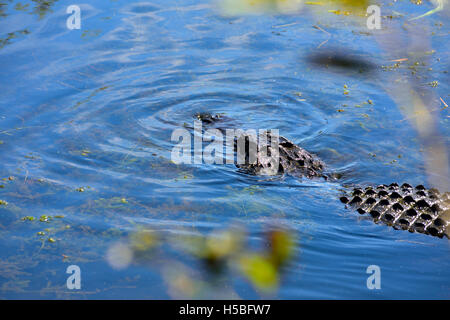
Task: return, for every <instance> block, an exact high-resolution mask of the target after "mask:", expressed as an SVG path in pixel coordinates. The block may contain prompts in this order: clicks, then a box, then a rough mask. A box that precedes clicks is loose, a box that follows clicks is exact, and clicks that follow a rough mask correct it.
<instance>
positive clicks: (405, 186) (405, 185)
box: [402, 183, 412, 189]
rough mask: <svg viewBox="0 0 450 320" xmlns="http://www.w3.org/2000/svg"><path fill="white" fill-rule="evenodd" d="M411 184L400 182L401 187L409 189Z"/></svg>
mask: <svg viewBox="0 0 450 320" xmlns="http://www.w3.org/2000/svg"><path fill="white" fill-rule="evenodd" d="M411 188H412V186H411V185H410V184H407V183H404V184H402V189H411Z"/></svg>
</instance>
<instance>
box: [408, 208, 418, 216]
mask: <svg viewBox="0 0 450 320" xmlns="http://www.w3.org/2000/svg"><path fill="white" fill-rule="evenodd" d="M406 215H407V216H408V217H415V216H417V211H416V210H414V209H409V210H407V211H406Z"/></svg>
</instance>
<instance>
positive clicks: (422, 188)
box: [416, 184, 425, 190]
mask: <svg viewBox="0 0 450 320" xmlns="http://www.w3.org/2000/svg"><path fill="white" fill-rule="evenodd" d="M416 190H425V187H424V186H423V185H421V184H419V185H418V186H416Z"/></svg>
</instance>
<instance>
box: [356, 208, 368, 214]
mask: <svg viewBox="0 0 450 320" xmlns="http://www.w3.org/2000/svg"><path fill="white" fill-rule="evenodd" d="M356 211H358V213H359V214H364V213H366V211H365V210H364V209H362V208H358V210H356Z"/></svg>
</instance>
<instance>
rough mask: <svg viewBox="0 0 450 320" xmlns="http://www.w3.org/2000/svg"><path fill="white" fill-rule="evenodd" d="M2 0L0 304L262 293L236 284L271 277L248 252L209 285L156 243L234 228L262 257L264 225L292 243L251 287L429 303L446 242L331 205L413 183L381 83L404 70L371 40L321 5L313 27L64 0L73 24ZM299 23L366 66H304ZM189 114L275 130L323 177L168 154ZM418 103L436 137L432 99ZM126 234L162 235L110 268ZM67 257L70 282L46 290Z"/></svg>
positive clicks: (197, 264) (204, 8) (185, 7)
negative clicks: (136, 257)
mask: <svg viewBox="0 0 450 320" xmlns="http://www.w3.org/2000/svg"><path fill="white" fill-rule="evenodd" d="M17 3H18V1H12V2H3V3H2V4H3V5H1V6H0V9H1V10H2V18H1V19H0V30H1V32H0V37H1V38H2V39H7V38H8V37H9V34H10V33H17V32H20V31H18V30H28V31H29V33H28V34H22V35H20V36H17V37H14V38H11V39H9V40H8V41H7V45H4V46H3V47H2V48H1V49H0V61H1V62H2V63H1V65H2V67H1V68H0V86H1V88H2V90H1V91H0V101H1V102H0V141H1V142H0V149H1V151H0V152H1V165H0V178H1V179H3V180H0V200H3V201H5V202H6V203H5V204H2V205H0V230H1V232H0V238H1V240H0V249H1V250H0V297H5V298H123V297H126V298H172V297H180V290H182V289H183V288H184V289H186V290H187V292H186V295H191V296H195V297H198V295H197V294H196V293H198V292H216V291H214V290H210V291H206V290H203V289H202V288H204V286H208V287H209V286H214V285H215V286H218V287H219V288H223V287H226V288H227V290H225V292H224V293H220V294H222V295H221V296H220V297H233V298H257V297H261V296H265V295H266V294H267V293H266V292H265V291H264V290H262V289H261V288H259V287H258V286H257V285H256V286H255V285H254V284H255V281H256V282H258V279H261V278H262V279H269V280H270V279H271V277H270V275H271V274H273V273H271V272H270V270H271V269H270V268H271V265H270V264H268V263H267V261H266V260H264V259H261V258H260V257H259V256H253V255H249V256H248V259H250V260H249V261H247V262H246V263H245V264H244V265H245V266H246V267H247V268H248V269H245V268H244V270H241V269H238V271H237V272H236V273H235V274H232V275H226V276H217V277H213V278H214V279H211V277H209V276H208V275H207V273H206V270H207V268H208V265H207V264H206V265H205V264H204V263H202V259H198V258H196V256H195V254H194V255H193V254H192V252H191V251H189V250H180V249H183V248H180V247H179V246H177V245H176V244H175V245H174V244H173V242H174V243H178V242H177V241H176V240H177V239H197V240H195V241H199V240H198V239H202V240H205V239H208V237H209V236H210V235H215V234H217V233H220V232H225V231H224V230H226V228H227V226H233V225H234V224H236V223H237V224H238V225H240V226H242V228H243V229H245V231H246V237H245V239H246V245H245V246H243V248H244V249H248V250H249V252H252V253H257V254H264V253H265V252H266V253H267V252H268V251H265V249H266V250H267V247H265V244H266V243H267V233H266V232H267V230H268V229H270V227H271V226H273V225H278V226H288V227H289V230H291V232H292V233H293V240H292V241H293V243H294V248H295V254H294V255H293V257H292V261H290V263H289V264H287V265H286V266H285V270H284V272H283V274H282V277H281V278H280V279H279V283H277V286H276V287H277V290H274V291H272V292H271V293H270V294H271V297H277V298H375V299H376V298H448V297H449V288H450V274H449V270H450V268H449V266H450V265H449V259H448V254H449V245H448V241H446V240H442V239H437V238H436V239H435V238H433V237H429V236H426V235H421V234H410V233H408V232H402V231H396V230H393V229H392V228H387V227H385V226H383V225H377V224H374V223H373V222H372V221H371V220H370V219H367V218H365V217H362V216H359V215H358V214H355V213H354V212H348V211H347V210H346V209H345V208H344V207H343V206H342V205H341V203H340V202H339V194H340V190H341V188H342V186H343V185H352V184H379V183H391V182H398V183H403V182H408V183H410V184H411V185H416V184H423V183H425V182H426V171H425V168H424V157H423V152H422V151H423V150H421V147H420V144H419V142H420V141H419V137H418V136H417V134H416V132H415V130H414V129H413V128H412V127H411V126H410V125H409V123H408V121H406V120H405V117H404V115H403V114H402V113H401V112H400V111H399V110H398V109H397V106H396V104H395V103H394V101H392V99H391V98H390V97H389V95H388V94H387V93H386V90H385V89H384V85H383V83H382V79H383V77H385V76H386V75H392V77H394V78H396V79H401V77H400V76H401V74H402V72H410V71H411V70H410V69H408V67H407V66H408V64H407V63H409V62H407V63H405V62H400V65H399V66H401V67H400V68H391V69H389V68H384V69H383V68H382V66H390V65H394V63H398V62H393V61H390V60H393V59H395V58H389V59H386V58H385V57H384V56H383V55H382V54H381V50H380V49H379V47H378V44H377V42H376V41H375V39H374V36H373V32H369V33H368V32H367V30H366V29H365V28H364V27H361V26H354V25H351V24H348V25H345V23H344V22H343V21H345V20H343V19H345V16H342V15H336V14H334V13H329V15H330V22H328V24H327V25H326V26H325V25H321V24H320V21H318V20H320V19H319V18H318V17H317V16H310V15H308V14H306V13H305V14H302V15H301V16H278V15H275V16H253V17H223V16H221V15H220V14H219V13H218V12H217V10H215V7H214V6H213V4H212V3H211V2H208V1H203V2H198V1H194V0H192V1H189V0H184V1H182V2H180V1H152V2H133V1H129V2H127V3H123V2H120V1H111V2H110V1H96V2H93V3H90V4H89V5H87V4H86V5H84V6H81V9H82V17H83V18H82V19H83V24H82V30H72V31H70V30H68V29H67V28H66V19H67V16H68V15H67V14H66V13H65V10H66V8H67V6H69V5H71V4H72V3H70V2H68V1H63V0H62V1H54V2H49V1H42V2H37V1H29V2H26V1H22V2H21V5H22V6H25V5H26V4H29V6H28V7H26V8H25V7H22V8H21V9H22V10H18V9H16V8H18V7H17ZM5 4H6V5H5ZM408 4H409V3H396V4H394V5H393V6H392V10H396V11H401V12H407V13H409V14H410V15H415V16H417V15H418V13H419V11H420V10H419V9H420V8H421V7H422V6H410V5H408ZM423 6H426V4H424V5H423ZM38 7H39V8H41V9H42V10H47V9H51V11H50V10H49V11H48V12H47V14H42V15H41V14H35V13H33V12H36V11H35V9H36V8H38ZM386 10H388V8H386ZM389 10H391V9H389ZM38 16H40V17H38ZM386 19H387V18H386ZM386 19H384V20H383V21H385V20H386ZM427 19H429V21H430V24H431V25H432V28H431V30H430V32H431V33H432V32H434V34H433V35H432V36H431V42H432V48H433V50H435V51H434V52H433V53H432V58H431V59H430V61H429V62H428V64H427V66H426V67H424V68H426V70H423V71H422V70H419V68H418V71H417V72H418V73H419V74H420V76H421V77H422V78H421V80H420V81H421V83H422V84H423V85H427V83H430V82H432V81H437V82H438V84H439V85H438V86H436V87H431V90H433V91H434V92H435V93H436V95H437V96H439V97H441V98H442V99H443V100H444V101H447V103H448V95H447V91H448V80H447V79H448V73H446V71H448V70H447V69H448V55H447V54H446V46H445V44H446V41H445V40H446V36H447V34H448V32H447V31H448V30H447V26H445V25H440V23H441V22H442V21H441V20H440V19H441V18H440V16H439V15H438V14H435V15H432V16H429V17H427ZM314 25H320V26H321V28H322V29H324V30H326V31H327V32H328V33H330V34H331V35H332V36H331V37H330V38H329V40H328V41H327V42H326V43H325V44H323V45H322V46H321V47H320V48H319V49H320V50H326V49H330V48H336V47H344V48H348V50H351V52H353V53H354V56H355V58H360V59H361V60H366V57H368V58H369V60H370V61H372V63H373V64H374V69H373V71H372V72H371V73H368V74H374V76H373V77H372V76H370V77H369V76H368V74H367V73H360V72H352V70H350V71H349V70H346V69H344V71H342V72H339V73H338V74H336V73H335V72H330V71H331V70H329V68H328V69H327V68H326V66H325V67H320V68H318V67H316V66H313V65H311V64H310V63H309V60H308V59H307V58H308V57H311V56H314V53H316V52H318V48H317V47H318V46H319V45H320V44H321V43H323V42H324V41H325V40H326V39H328V35H327V34H325V33H324V32H321V31H320V30H317V29H316V28H314V27H313V26H314ZM2 43H3V42H2ZM358 55H360V56H359V57H358ZM400 58H402V57H396V59H400ZM429 69H431V70H429ZM400 81H401V80H400ZM204 112H210V113H212V114H221V115H223V117H226V118H227V123H226V126H227V127H236V128H242V129H250V128H253V129H279V131H280V135H282V136H285V137H286V138H288V139H289V140H292V141H293V142H295V143H297V144H299V145H300V146H302V147H303V148H305V149H306V150H309V151H311V152H313V153H315V154H317V155H318V156H320V158H321V159H322V160H323V161H324V163H325V164H326V167H327V168H326V169H327V170H329V171H330V172H337V173H339V176H340V179H339V181H334V182H327V181H322V180H309V179H306V178H304V179H300V178H295V177H290V176H279V177H276V178H273V179H268V178H267V177H260V176H249V175H246V174H243V173H241V172H239V171H237V170H236V168H235V167H234V166H233V165H206V164H203V165H194V164H193V165H176V164H174V163H173V162H172V161H171V157H170V153H171V150H172V147H173V142H172V141H171V134H172V132H173V131H174V130H175V129H178V128H182V127H184V126H185V124H187V125H192V123H193V119H194V118H195V115H196V114H201V113H204ZM436 114H437V119H438V125H439V128H440V132H442V136H444V137H448V136H449V134H448V128H449V126H448V121H449V119H450V118H449V115H448V108H443V107H442V108H440V109H439V110H436ZM445 142H446V143H447V145H448V138H446V140H445ZM141 228H143V230H155V231H156V232H157V233H158V235H160V237H161V238H162V239H166V240H165V242H164V243H163V245H162V247H160V246H158V247H157V248H156V250H159V252H157V253H158V255H156V256H155V258H154V260H151V263H148V264H147V263H135V262H132V263H130V264H126V265H128V267H127V268H113V267H112V266H111V264H110V260H111V259H110V258H111V256H112V257H117V256H119V257H120V256H121V255H120V254H118V252H119V253H121V252H122V251H121V250H122V249H123V248H126V247H127V246H126V244H128V243H129V241H130V239H133V235H134V234H135V232H137V231H138V232H139V230H141ZM144 240H145V241H144V243H148V241H150V240H151V239H149V238H148V237H144ZM146 241H147V242H146ZM172 241H173V242H172ZM150 242H151V241H150ZM196 243H200V244H201V243H203V242H201V241H200V242H196ZM118 244H122V247H119V249H120V250H116V251H114V250H113V251H110V250H111V247H113V248H114V246H117V245H118ZM213 247H214V246H213ZM116 248H117V247H116ZM121 248H122V249H121ZM123 256H124V257H125V258H126V253H125V254H124V255H123ZM258 257H259V258H258ZM264 257H266V256H264ZM113 260H114V259H113ZM233 261H235V260H233ZM236 261H240V260H236ZM73 264H74V265H78V266H79V267H80V268H81V270H82V275H83V278H82V289H81V290H79V291H76V290H75V291H72V290H68V289H67V287H66V279H67V276H68V275H67V274H66V269H67V267H68V266H69V265H73ZM167 265H170V267H167V268H164V267H163V266H167ZM236 265H239V263H237V264H236ZM370 265H378V266H380V268H381V274H382V289H381V290H380V291H376V290H368V289H367V287H366V280H367V277H368V275H367V274H366V269H367V267H368V266H370ZM264 266H265V267H264ZM180 270H183V272H181V271H180ZM249 270H250V271H249ZM261 270H266V272H261ZM267 270H269V271H267ZM259 272H260V273H259ZM193 279H195V280H197V281H198V282H195V283H193V282H192V281H193ZM255 279H256V280H255ZM214 281H216V282H214ZM269 282H270V281H269ZM220 294H219V293H217V295H220Z"/></svg>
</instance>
